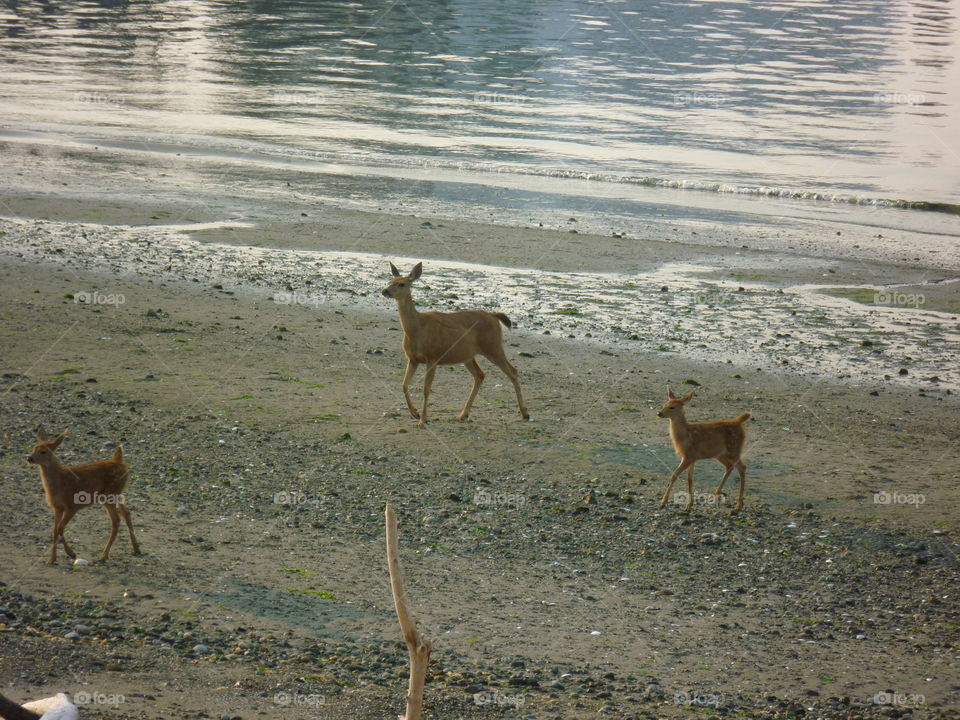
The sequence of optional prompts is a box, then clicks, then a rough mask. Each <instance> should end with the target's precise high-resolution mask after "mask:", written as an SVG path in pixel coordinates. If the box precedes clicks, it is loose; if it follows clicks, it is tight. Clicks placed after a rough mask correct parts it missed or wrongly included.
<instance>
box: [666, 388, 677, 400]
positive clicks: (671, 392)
mask: <svg viewBox="0 0 960 720" xmlns="http://www.w3.org/2000/svg"><path fill="white" fill-rule="evenodd" d="M667 397H668V398H669V399H670V400H674V399H675V398H676V397H677V396H676V395H674V394H673V388H672V387H670V386H669V385H667Z"/></svg>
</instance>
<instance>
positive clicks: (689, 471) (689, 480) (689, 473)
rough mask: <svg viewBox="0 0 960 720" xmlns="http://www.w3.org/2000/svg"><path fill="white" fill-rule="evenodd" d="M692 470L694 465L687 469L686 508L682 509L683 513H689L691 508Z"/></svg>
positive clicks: (691, 464)
mask: <svg viewBox="0 0 960 720" xmlns="http://www.w3.org/2000/svg"><path fill="white" fill-rule="evenodd" d="M693 468H694V463H690V467H688V468H687V506H686V507H685V508H684V509H683V511H684V512H690V509H691V508H692V507H693Z"/></svg>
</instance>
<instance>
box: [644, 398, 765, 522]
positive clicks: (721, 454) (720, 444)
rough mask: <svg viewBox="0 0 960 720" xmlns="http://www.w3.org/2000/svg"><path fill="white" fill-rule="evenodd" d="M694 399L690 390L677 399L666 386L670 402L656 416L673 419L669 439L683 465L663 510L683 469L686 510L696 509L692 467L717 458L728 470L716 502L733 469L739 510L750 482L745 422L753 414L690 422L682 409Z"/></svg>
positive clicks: (668, 493)
mask: <svg viewBox="0 0 960 720" xmlns="http://www.w3.org/2000/svg"><path fill="white" fill-rule="evenodd" d="M692 398H693V391H692V390H691V391H690V392H688V393H687V394H686V395H684V396H683V397H677V396H676V395H674V394H673V390H671V389H670V388H669V387H667V402H666V403H664V405H663V407H662V408H660V412H659V413H657V416H658V417H662V418H669V419H670V440H671V441H672V442H673V449H674V450H675V451H676V453H677V457H679V458H680V464H679V465H678V466H677V469H676V470H674V471H673V475H671V476H670V483H669V484H668V485H667V491H666V492H665V493H664V494H663V498H662V499H661V500H660V507H663V506H664V505H666V504H667V502H668V501H669V500H670V489H671V488H672V487H673V483H674V481H675V480H676V479H677V477H678V476H679V475H680V473H682V472H683V471H684V470H686V471H687V505H686V507H685V508H684V510H690V508H692V507H693V466H694V465H695V464H696V462H697V460H708V459H711V458H712V459H714V460H716V461H717V462H719V463H721V464H722V465H723V467H724V468H725V470H724V471H723V478H722V479H721V480H720V485H719V486H717V489H716V490H715V491H714V494H715V495H716V497H717V500H719V499H720V493H721V492H723V484H724V483H725V482H727V477H728V476H729V475H730V471H731V470H733V469H734V468H736V469H737V472H738V473H740V496H739V497H738V498H737V505H736V509H737V510H739V509H740V508H742V507H743V490H744V485H745V484H746V481H747V466H746V465H744V464H743V460H742V458H741V456H742V455H743V443H744V440H745V439H746V437H747V431H746V429H745V428H744V427H743V423H744V422H745V421H747V420H748V419H749V418H750V413H743V414H742V415H739V416H737V417H736V418H734V419H733V420H714V421H713V422H704V423H688V422H687V418H686V417H685V416H684V414H683V406H684V405H686V404H687V403H688V402H690V400H691V399H692Z"/></svg>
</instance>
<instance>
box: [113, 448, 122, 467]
mask: <svg viewBox="0 0 960 720" xmlns="http://www.w3.org/2000/svg"><path fill="white" fill-rule="evenodd" d="M113 461H114V462H116V463H122V462H123V445H117V447H115V448H114V450H113Z"/></svg>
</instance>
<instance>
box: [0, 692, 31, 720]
mask: <svg viewBox="0 0 960 720" xmlns="http://www.w3.org/2000/svg"><path fill="white" fill-rule="evenodd" d="M0 718H6V720H40V716H39V715H37V714H36V713H35V712H30V711H29V710H24V709H23V708H22V707H20V706H19V705H18V704H17V703H15V702H13V700H8V699H7V698H5V697H4V696H3V695H0Z"/></svg>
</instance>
